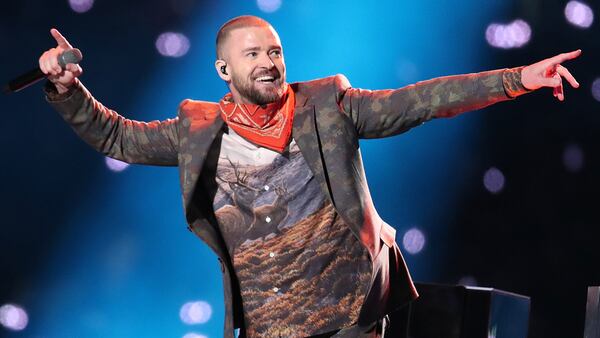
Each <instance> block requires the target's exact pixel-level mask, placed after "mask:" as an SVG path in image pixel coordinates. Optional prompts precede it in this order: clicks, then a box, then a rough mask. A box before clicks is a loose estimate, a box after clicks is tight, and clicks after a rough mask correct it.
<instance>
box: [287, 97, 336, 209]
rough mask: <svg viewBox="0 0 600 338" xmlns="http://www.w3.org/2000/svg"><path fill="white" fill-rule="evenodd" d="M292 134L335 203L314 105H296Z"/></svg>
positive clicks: (328, 195)
mask: <svg viewBox="0 0 600 338" xmlns="http://www.w3.org/2000/svg"><path fill="white" fill-rule="evenodd" d="M292 136H293V137H294V140H296V143H297V144H298V148H300V152H301V153H302V156H304V160H305V161H306V163H307V164H308V166H309V167H310V169H311V170H312V172H313V174H314V175H315V177H316V178H317V181H318V182H319V184H320V185H321V189H323V191H324V192H326V193H327V197H328V198H329V200H330V201H331V203H332V204H333V198H332V194H331V193H332V192H331V187H330V184H329V179H328V177H327V174H326V171H325V169H324V166H323V155H322V153H321V146H320V141H319V133H318V130H317V124H316V117H315V107H314V106H312V105H307V106H300V107H299V106H296V108H295V109H294V122H293V129H292Z"/></svg>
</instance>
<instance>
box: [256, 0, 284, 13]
mask: <svg viewBox="0 0 600 338" xmlns="http://www.w3.org/2000/svg"><path fill="white" fill-rule="evenodd" d="M256 5H257V6H258V9H260V10H261V11H263V12H265V13H273V12H275V11H277V10H278V9H279V7H281V0H256Z"/></svg>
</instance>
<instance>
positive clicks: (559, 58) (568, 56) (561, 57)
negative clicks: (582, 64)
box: [549, 49, 581, 64]
mask: <svg viewBox="0 0 600 338" xmlns="http://www.w3.org/2000/svg"><path fill="white" fill-rule="evenodd" d="M579 55H581V49H578V50H576V51H572V52H569V53H562V54H558V55H556V56H554V57H551V58H550V59H549V60H550V62H551V63H552V64H560V63H563V62H565V61H568V60H572V59H574V58H576V57H579Z"/></svg>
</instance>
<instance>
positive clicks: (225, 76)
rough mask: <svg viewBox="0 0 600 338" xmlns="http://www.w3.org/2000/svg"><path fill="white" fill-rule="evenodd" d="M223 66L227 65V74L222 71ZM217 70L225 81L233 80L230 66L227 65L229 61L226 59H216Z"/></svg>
mask: <svg viewBox="0 0 600 338" xmlns="http://www.w3.org/2000/svg"><path fill="white" fill-rule="evenodd" d="M223 66H224V67H225V69H226V73H227V74H224V73H223V72H221V67H223ZM215 70H216V71H217V74H218V75H219V77H220V78H221V79H222V80H223V81H225V82H228V83H229V81H231V73H230V72H229V66H228V65H227V62H225V60H221V59H218V60H217V61H215Z"/></svg>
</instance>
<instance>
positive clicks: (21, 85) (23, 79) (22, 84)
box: [4, 67, 46, 94]
mask: <svg viewBox="0 0 600 338" xmlns="http://www.w3.org/2000/svg"><path fill="white" fill-rule="evenodd" d="M45 76H46V75H45V74H44V73H43V72H42V70H41V69H40V68H39V67H38V68H34V69H32V70H30V71H28V72H27V73H25V74H23V75H21V76H19V77H17V78H15V79H13V80H11V81H10V82H9V83H8V84H6V86H4V92H5V93H7V94H8V93H16V92H18V91H20V90H22V89H25V88H27V87H29V86H31V85H32V84H34V83H37V82H39V81H40V80H43V79H44V78H45Z"/></svg>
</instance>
